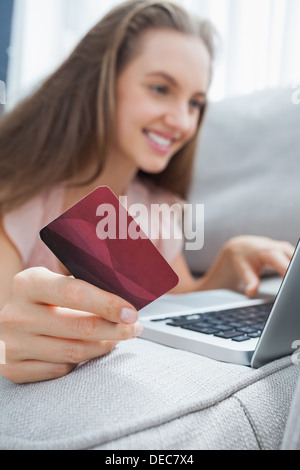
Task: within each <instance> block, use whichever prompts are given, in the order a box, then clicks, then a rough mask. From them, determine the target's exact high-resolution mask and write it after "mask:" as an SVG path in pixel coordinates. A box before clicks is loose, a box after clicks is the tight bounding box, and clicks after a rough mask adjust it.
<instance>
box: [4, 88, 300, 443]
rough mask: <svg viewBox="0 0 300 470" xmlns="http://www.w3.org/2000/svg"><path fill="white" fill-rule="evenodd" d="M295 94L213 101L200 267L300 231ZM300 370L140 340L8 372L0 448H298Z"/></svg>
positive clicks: (198, 190) (205, 151) (203, 159)
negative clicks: (26, 373)
mask: <svg viewBox="0 0 300 470" xmlns="http://www.w3.org/2000/svg"><path fill="white" fill-rule="evenodd" d="M290 95H291V92H290V91H289V90H274V91H273V90H270V91H265V92H261V93H257V94H254V95H252V96H249V97H240V98H236V99H230V100H226V101H224V102H221V103H215V104H213V105H212V106H211V108H210V110H209V113H208V116H207V121H206V123H205V127H204V130H203V135H202V139H201V144H200V148H199V158H198V164H197V165H198V166H197V171H196V173H195V178H194V184H193V188H192V191H191V194H190V200H191V201H192V202H198V203H205V244H204V248H203V250H200V251H199V252H188V253H186V257H187V260H188V262H189V264H190V267H191V269H192V270H193V271H194V272H203V271H205V269H207V266H208V265H209V264H210V262H211V261H212V259H213V258H214V256H215V254H216V251H217V250H218V248H219V247H220V245H221V244H222V243H223V241H225V240H226V239H227V238H229V237H231V236H234V235H236V234H239V233H257V234H265V235H271V236H273V237H275V238H283V239H288V240H290V241H292V242H293V243H295V242H296V241H297V239H298V238H299V236H300V235H299V234H300V224H299V218H298V217H297V215H298V214H299V209H300V200H299V175H300V171H299V166H300V163H299V150H298V133H299V128H300V126H299V124H300V106H299V107H298V108H297V107H295V106H293V105H292V104H291V101H290ZM296 136H297V137H296ZM299 335H300V331H299ZM299 338H300V336H299ZM299 371H300V369H299V366H298V365H294V364H293V362H292V361H291V358H290V357H285V358H282V359H279V360H277V361H274V362H273V363H271V364H268V365H266V366H264V367H262V368H260V369H257V370H254V369H251V368H249V367H245V366H237V365H233V364H226V363H222V362H217V361H214V360H212V359H208V358H205V357H202V356H199V355H196V354H192V353H188V352H185V351H180V350H176V349H172V348H168V347H165V346H162V345H159V344H155V343H152V342H149V341H146V340H143V339H135V340H131V341H128V342H125V343H120V344H119V345H118V346H117V348H116V349H115V350H114V351H113V352H111V353H110V354H108V355H107V356H105V357H103V358H100V359H97V360H94V361H91V362H88V363H84V364H81V365H80V366H78V367H77V368H76V369H75V371H73V372H72V373H71V374H70V375H68V376H67V377H64V378H62V379H59V380H55V381H50V382H42V383H37V384H27V385H14V384H11V383H9V382H8V381H6V380H5V379H2V378H0V402H1V406H0V449H68V450H71V449H99V450H103V451H109V450H119V451H121V450H127V451H130V450H142V449H146V450H177V451H178V450H191V451H192V450H200V449H205V450H219V449H226V450H237V449H241V450H247V449H251V450H256V449H260V450H271V449H276V450H277V449H288V448H291V449H292V448H298V449H299V448H300V437H299V435H300V418H299V416H300V413H299V411H300V410H299V403H300V385H299V383H298V377H299ZM297 384H298V385H297Z"/></svg>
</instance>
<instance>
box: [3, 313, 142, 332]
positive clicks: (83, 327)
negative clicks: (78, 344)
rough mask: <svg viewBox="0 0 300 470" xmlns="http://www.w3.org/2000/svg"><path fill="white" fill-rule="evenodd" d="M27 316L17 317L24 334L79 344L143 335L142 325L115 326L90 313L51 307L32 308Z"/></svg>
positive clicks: (118, 324)
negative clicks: (85, 341)
mask: <svg viewBox="0 0 300 470" xmlns="http://www.w3.org/2000/svg"><path fill="white" fill-rule="evenodd" d="M26 310H27V312H26V316H25V315H24V314H23V315H22V314H20V315H18V317H19V322H20V326H21V327H22V334H23V333H27V334H29V335H30V334H32V335H35V336H36V335H37V336H38V335H41V336H52V337H57V338H65V339H76V340H89V341H101V340H113V341H122V340H126V339H130V338H133V337H136V336H138V335H139V334H140V333H141V332H142V326H141V324H140V323H139V322H137V323H135V324H125V323H113V322H110V321H108V320H105V319H104V318H101V317H99V316H98V315H94V314H92V313H88V312H82V311H79V310H70V309H66V308H61V307H54V306H48V305H37V304H31V305H30V308H28V307H26ZM9 318H10V317H9V316H8V318H7V321H6V328H7V329H8V328H10V329H11V330H12V329H13V328H14V323H15V322H14V321H13V322H12V323H11V324H10V323H9Z"/></svg>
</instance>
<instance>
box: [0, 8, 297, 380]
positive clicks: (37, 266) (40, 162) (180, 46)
mask: <svg viewBox="0 0 300 470" xmlns="http://www.w3.org/2000/svg"><path fill="white" fill-rule="evenodd" d="M213 42H214V31H213V28H212V27H211V26H210V25H209V23H207V22H205V21H198V20H196V19H194V18H191V17H190V16H189V15H188V14H187V13H186V12H185V11H183V10H182V9H181V8H179V7H178V6H175V5H172V4H171V3H169V2H167V1H157V2H156V1H147V0H134V1H129V2H126V3H124V4H121V5H119V6H118V7H116V8H115V9H114V10H112V11H111V12H110V13H108V14H107V15H106V17H105V18H104V19H102V20H101V21H100V22H99V23H98V24H97V25H96V26H95V27H94V28H93V29H92V30H91V31H90V32H89V33H88V34H87V36H86V37H85V38H84V39H83V40H82V41H81V42H80V44H79V45H78V47H77V48H76V49H75V50H74V52H73V53H72V54H71V56H70V57H69V58H68V59H67V60H66V61H65V63H64V64H62V66H61V67H60V68H59V69H58V70H57V71H56V72H55V73H54V74H53V75H52V76H51V77H50V78H49V79H48V80H47V81H46V82H45V83H44V84H43V85H42V86H41V87H40V89H38V90H37V91H36V92H35V93H34V95H33V96H31V97H29V98H28V99H27V100H26V101H25V102H23V103H22V104H21V105H20V106H19V107H18V108H17V109H16V110H14V111H13V112H12V113H11V114H10V115H8V116H6V117H5V119H3V121H2V122H1V126H0V148H1V159H0V188H1V191H0V207H1V229H0V253H1V268H0V280H1V291H0V307H2V309H1V311H0V340H2V341H3V342H4V343H5V345H6V364H5V365H2V366H0V367H1V368H0V373H1V374H2V375H3V376H4V377H5V378H7V379H9V380H11V381H13V382H18V383H24V382H34V381H41V380H49V379H53V378H57V377H61V376H64V375H66V374H68V373H69V372H70V371H71V370H72V369H73V368H74V367H76V365H77V364H78V363H80V362H82V361H86V360H90V359H92V358H95V357H99V356H102V355H104V354H106V353H108V352H109V351H111V350H112V349H113V348H114V347H115V345H116V343H117V342H118V341H120V340H126V339H129V338H132V337H135V336H137V335H138V334H139V333H140V332H141V325H140V324H139V323H138V321H137V320H138V313H137V312H136V310H135V309H134V308H133V307H132V306H131V305H130V304H128V302H126V301H124V300H123V299H121V298H118V297H117V296H114V295H112V294H110V293H108V292H104V291H101V290H100V289H97V288H96V287H94V286H92V285H89V284H87V283H85V282H82V281H80V280H77V279H74V278H72V277H70V276H69V275H68V274H69V273H68V272H66V270H65V269H64V268H63V266H59V265H58V263H57V260H56V259H54V257H51V254H50V252H49V250H47V248H46V247H42V243H41V242H39V241H38V232H39V229H40V228H41V227H42V226H43V225H45V224H46V223H47V222H49V221H50V220H52V219H53V218H54V217H56V216H58V215H59V214H60V213H61V212H62V211H64V210H66V209H67V208H68V207H70V206H71V205H73V204H75V203H76V202H77V201H78V200H79V199H81V198H82V197H84V196H85V195H86V194H88V193H89V192H90V191H92V190H93V189H94V188H96V187H97V186H99V185H107V186H110V187H111V189H112V190H113V191H114V192H115V194H117V195H118V196H121V195H129V196H130V198H131V199H132V201H136V202H139V203H140V202H143V203H144V204H145V205H147V207H150V205H151V204H152V203H154V202H157V201H158V200H159V201H160V202H166V201H167V202H168V203H172V201H175V200H178V196H179V197H181V198H184V197H185V196H186V194H187V191H188V187H189V182H190V179H191V174H192V169H193V160H194V150H195V145H196V139H197V134H198V131H199V129H200V127H201V124H202V121H203V116H204V112H205V108H206V96H207V91H208V88H209V85H210V81H211V74H212V62H213V54H214V48H213ZM174 193H176V196H175V195H174V196H173V194H174ZM158 246H159V248H160V249H161V251H162V253H163V255H165V256H166V258H167V259H168V261H169V262H170V264H171V265H172V266H173V268H174V270H175V271H176V272H177V273H178V276H179V279H180V282H179V284H178V286H177V288H176V291H174V292H187V291H192V290H200V289H212V288H218V287H229V288H233V289H237V288H238V287H239V284H240V283H241V282H243V283H244V284H245V286H246V288H245V289H246V293H247V294H248V295H252V294H253V293H255V292H256V290H257V287H258V284H259V274H260V273H261V271H262V269H263V268H264V267H265V266H266V265H268V266H271V267H272V268H275V269H276V270H277V271H278V272H279V273H281V274H284V272H285V270H286V267H287V264H288V261H289V259H290V257H291V255H292V252H293V247H291V246H290V245H288V244H286V243H281V242H276V241H274V240H269V239H265V238H259V237H257V238H256V237H251V238H250V237H240V238H236V239H233V240H230V241H229V242H228V243H227V244H226V245H225V246H224V247H223V249H222V250H221V253H220V254H219V255H218V257H217V259H216V261H215V263H214V264H213V266H212V267H211V269H210V270H209V271H208V272H207V273H206V275H205V276H203V277H202V278H200V279H197V280H195V279H194V278H193V277H192V275H191V273H190V272H189V270H188V268H187V266H186V264H185V261H184V258H183V255H182V253H181V246H178V244H176V243H175V241H174V240H173V241H172V240H170V243H169V244H167V246H166V244H163V245H159V242H158Z"/></svg>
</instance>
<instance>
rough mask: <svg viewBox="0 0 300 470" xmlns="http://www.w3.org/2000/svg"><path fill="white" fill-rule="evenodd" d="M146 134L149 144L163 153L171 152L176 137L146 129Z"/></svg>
mask: <svg viewBox="0 0 300 470" xmlns="http://www.w3.org/2000/svg"><path fill="white" fill-rule="evenodd" d="M144 135H145V137H146V140H147V143H148V145H149V146H150V147H151V148H152V149H153V150H155V151H156V152H159V153H161V154H166V153H168V152H170V149H171V147H172V145H173V143H174V139H173V138H171V137H167V136H166V135H162V134H161V133H159V134H158V133H156V132H153V131H147V130H144Z"/></svg>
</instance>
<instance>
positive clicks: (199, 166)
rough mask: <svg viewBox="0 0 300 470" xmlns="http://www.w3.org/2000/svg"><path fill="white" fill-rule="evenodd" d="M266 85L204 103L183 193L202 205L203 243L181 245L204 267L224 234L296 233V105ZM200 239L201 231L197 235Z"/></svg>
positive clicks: (289, 236)
mask: <svg viewBox="0 0 300 470" xmlns="http://www.w3.org/2000/svg"><path fill="white" fill-rule="evenodd" d="M292 92H293V90H292V89H270V90H264V91H260V92H256V93H253V94H251V95H246V96H239V97H235V98H228V99H226V100H223V101H220V102H216V103H212V104H211V105H210V108H209V111H208V114H207V118H206V121H205V123H204V127H203V130H202V134H201V138H200V140H199V147H198V154H197V160H196V168H195V173H194V177H193V184H192V188H191V191H190V195H189V201H190V202H191V203H192V204H200V203H202V204H204V205H205V223H204V228H205V239H204V247H203V248H202V250H199V251H186V253H185V254H186V259H187V261H188V264H189V266H190V268H191V269H192V271H194V272H197V273H198V272H199V273H201V272H204V271H206V270H207V268H208V267H209V265H210V264H211V263H212V261H213V259H214V258H215V256H216V254H217V252H218V251H219V249H220V248H221V246H222V245H223V244H224V243H225V241H226V240H228V239H229V238H231V237H233V236H236V235H242V234H252V235H264V236H269V237H272V238H275V239H278V240H287V241H290V242H291V243H293V244H294V245H295V244H296V242H297V241H298V239H299V238H300V217H299V213H300V197H299V196H300V190H299V188H300V159H299V129H300V105H298V106H297V105H295V104H293V103H292ZM199 238H200V236H199Z"/></svg>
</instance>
